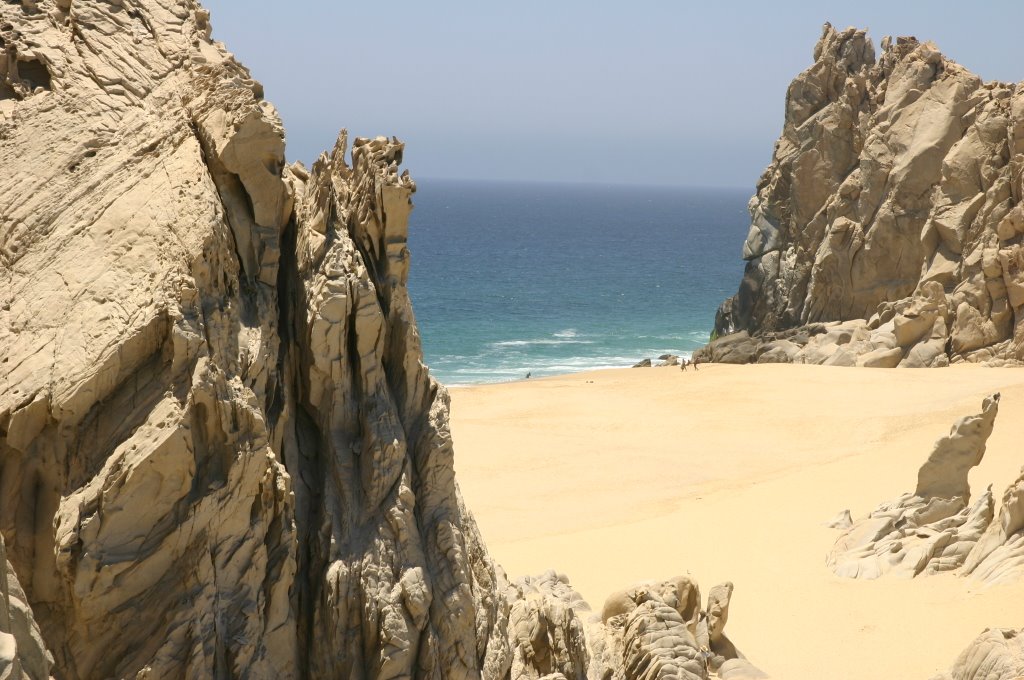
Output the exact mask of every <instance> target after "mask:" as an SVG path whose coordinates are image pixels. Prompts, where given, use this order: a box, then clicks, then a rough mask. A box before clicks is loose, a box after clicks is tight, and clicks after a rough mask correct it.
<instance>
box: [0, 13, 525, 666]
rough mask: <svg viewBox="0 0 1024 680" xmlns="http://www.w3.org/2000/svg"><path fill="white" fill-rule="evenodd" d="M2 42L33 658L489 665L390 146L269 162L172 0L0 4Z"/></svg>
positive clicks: (15, 382)
mask: <svg viewBox="0 0 1024 680" xmlns="http://www.w3.org/2000/svg"><path fill="white" fill-rule="evenodd" d="M0 38H2V42H0V55H2V58H0V167H2V168H3V171H2V172H0V536H2V538H3V540H4V542H5V544H6V552H7V558H6V560H0V564H4V565H5V566H6V565H7V564H8V563H9V565H10V567H9V568H8V572H10V571H11V570H13V572H12V573H9V574H8V575H9V578H7V581H6V582H7V584H8V586H7V589H6V590H5V591H4V602H5V607H6V608H7V609H6V610H5V611H7V612H9V613H8V616H9V617H12V619H11V620H14V618H17V617H21V618H17V620H18V621H20V622H21V623H19V625H22V624H24V623H25V622H26V621H29V622H30V621H31V618H32V616H34V619H35V621H36V622H37V623H38V630H39V632H40V634H41V639H42V640H43V641H45V649H48V650H49V652H50V653H52V658H53V667H52V672H53V674H54V675H55V676H57V677H60V678H62V679H67V680H77V679H86V678H102V677H139V678H186V677H188V678H206V677H209V678H213V677H218V678H222V677H247V678H291V677H294V678H306V677H351V678H361V677H374V678H391V677H408V676H412V675H415V676H422V677H446V678H471V677H487V678H500V677H504V676H505V675H506V674H507V672H508V670H509V669H510V667H511V660H512V655H511V650H510V647H509V642H508V638H507V615H508V605H507V602H506V601H505V599H504V595H503V588H504V585H503V582H502V581H501V579H500V577H499V574H498V573H497V572H496V570H495V567H494V566H493V564H492V563H491V561H490V559H489V558H488V556H487V553H486V550H485V549H484V547H483V545H482V543H481V541H480V538H479V535H478V532H477V530H476V527H475V525H474V523H473V521H472V519H471V517H470V516H469V513H468V512H467V511H466V509H465V508H464V506H463V505H462V503H461V500H460V498H459V494H458V491H457V488H456V485H455V479H454V472H453V468H452V446H451V438H450V434H449V431H448V397H447V393H446V392H445V390H444V389H443V388H442V387H440V386H439V385H437V384H436V383H435V382H434V381H433V380H432V379H431V378H430V377H429V375H428V374H427V371H426V368H425V367H424V366H423V363H422V354H421V351H420V346H419V340H418V335H417V331H416V327H415V319H414V317H413V314H412V309H411V305H410V303H409V298H408V294H407V292H406V288H405V285H406V279H407V273H408V265H409V254H408V251H407V249H406V246H405V243H406V224H407V218H408V215H409V210H410V209H411V202H410V196H411V194H412V193H413V191H414V189H415V185H414V184H413V182H412V181H411V180H410V179H409V177H408V176H407V175H399V173H398V169H397V168H398V164H399V163H400V162H401V160H402V159H401V156H402V145H401V143H399V142H397V141H396V140H388V139H385V138H378V139H374V140H356V142H355V143H354V145H353V146H354V148H353V152H352V163H351V166H349V165H348V164H346V162H345V159H344V154H345V148H346V136H345V135H344V134H343V135H342V137H341V139H340V140H339V142H338V145H337V146H336V148H335V149H334V151H333V152H332V153H331V154H329V155H328V154H325V155H323V156H322V157H321V158H320V160H319V161H317V163H316V164H315V166H314V168H313V169H312V171H307V170H306V169H305V168H303V167H302V166H301V165H298V164H296V165H288V164H287V163H286V161H285V155H284V151H285V139H284V131H283V128H282V126H281V122H280V120H279V118H278V115H277V113H276V112H275V110H274V108H273V106H272V105H270V104H269V103H268V102H266V101H265V100H264V99H263V92H262V88H261V87H260V85H259V84H258V83H257V82H255V81H254V80H253V79H252V77H251V76H250V74H249V73H248V71H247V70H246V69H245V68H244V67H243V66H241V65H240V64H238V63H237V62H236V61H235V60H234V58H233V57H232V56H231V55H230V54H229V53H228V52H227V51H226V49H225V48H224V46H223V45H221V44H219V43H215V42H212V41H211V39H210V22H209V14H208V13H207V12H206V11H205V10H204V9H203V8H202V7H200V6H199V5H198V4H197V3H196V2H194V1H193V0H132V1H131V2H128V1H127V0H126V1H125V2H120V1H118V2H109V1H107V0H36V1H34V2H29V1H28V0H25V2H22V3H20V4H19V3H11V2H8V3H0ZM14 577H16V578H14ZM14 583H20V586H21V588H23V592H22V591H21V590H17V589H16V588H14V587H13V586H11V585H10V584H14ZM23 605H27V606H28V607H30V608H31V616H30V614H29V610H28V608H26V607H24V606H23ZM10 612H14V613H10ZM3 625H6V624H4V623H3V620H2V617H0V630H3V632H4V634H5V635H9V632H8V631H7V629H6V628H3V627H2V626H3ZM26 625H27V624H26ZM22 628H24V625H22ZM29 629H31V630H35V629H34V628H32V627H31V626H30V625H29ZM15 639H16V642H17V648H16V651H15V652H11V649H12V647H11V642H10V638H8V637H4V638H3V640H2V643H3V644H2V645H0V656H2V657H3V658H4V659H8V658H12V659H15V662H16V663H19V664H20V668H21V671H20V672H21V673H22V674H25V675H27V676H28V677H42V675H45V674H46V673H48V672H49V671H48V670H47V667H46V666H47V664H48V660H47V657H46V653H45V649H44V648H43V647H41V646H40V645H39V644H36V643H38V641H39V639H38V637H36V636H34V635H29V638H25V637H24V635H23V634H22V632H16V633H15Z"/></svg>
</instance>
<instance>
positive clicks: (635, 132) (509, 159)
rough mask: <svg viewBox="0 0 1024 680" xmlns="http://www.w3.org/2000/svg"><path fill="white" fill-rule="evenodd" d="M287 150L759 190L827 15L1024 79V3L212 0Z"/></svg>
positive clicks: (479, 171)
mask: <svg viewBox="0 0 1024 680" xmlns="http://www.w3.org/2000/svg"><path fill="white" fill-rule="evenodd" d="M205 5H206V6H207V7H208V8H209V9H210V10H211V11H212V12H213V17H212V19H213V28H214V37H215V38H216V39H218V40H223V41H225V42H226V43H227V45H228V47H229V49H230V50H231V51H233V52H234V53H235V54H236V56H237V57H238V58H239V59H240V60H241V61H242V62H243V63H245V64H246V65H247V66H248V67H249V68H250V69H251V70H252V72H253V75H254V76H255V77H256V78H257V79H258V80H260V81H261V82H262V83H263V84H264V87H265V90H266V95H267V98H268V99H270V100H271V101H273V102H274V103H275V104H276V105H277V107H278V109H279V110H280V111H281V115H282V117H283V118H284V122H285V126H286V128H287V131H288V157H289V159H290V160H295V159H301V160H303V161H306V162H308V161H310V160H311V159H313V158H315V157H316V155H317V154H318V153H319V151H321V150H323V149H326V148H329V147H330V146H332V145H333V143H334V139H335V137H336V136H337V133H338V131H339V130H340V129H341V128H342V127H347V128H348V129H349V130H350V131H351V133H352V134H353V135H361V136H373V135H380V134H383V135H397V136H398V137H399V138H400V139H403V140H404V141H405V142H406V143H407V150H406V156H405V165H406V166H407V167H408V168H410V170H411V172H412V173H413V176H414V177H421V178H430V177H434V178H440V177H448V178H470V179H472V178H480V179H517V180H545V181H546V180H553V181H579V182H608V183H624V184H669V185H696V186H743V187H751V188H752V187H753V185H754V183H755V182H756V181H757V178H758V176H759V175H760V173H761V171H762V170H763V169H764V166H765V165H766V164H767V162H768V161H769V159H770V157H771V152H772V145H773V143H774V141H775V139H776V137H777V136H778V134H779V130H780V128H781V125H782V110H783V103H784V98H785V92H786V86H787V85H788V84H789V82H790V80H792V78H793V76H794V75H796V74H797V73H799V72H800V71H801V70H803V69H804V68H806V67H807V66H808V65H810V63H811V55H812V50H813V48H814V43H815V41H816V40H817V38H818V36H819V34H820V30H821V24H822V23H823V22H824V21H826V20H827V21H830V22H832V23H833V24H834V25H836V26H837V27H840V28H843V27H846V26H849V25H856V26H859V27H866V28H868V29H869V32H870V35H871V36H872V38H873V39H874V42H875V45H876V47H877V45H878V42H879V41H880V40H881V38H882V36H883V35H887V34H892V35H915V36H917V37H918V38H919V39H922V40H925V39H930V40H933V41H935V42H936V43H937V44H938V46H939V48H940V49H941V50H942V51H943V52H944V53H945V54H946V55H947V56H949V57H951V58H952V59H954V60H956V61H959V62H960V63H961V64H963V65H965V66H967V67H968V68H970V69H972V70H973V71H975V72H976V73H978V74H979V75H981V76H982V77H983V78H985V79H999V80H1009V81H1018V80H1024V40H1021V37H1020V35H1021V27H1022V26H1024V1H1022V0H996V1H988V2H984V3H982V2H978V3H972V4H968V3H966V2H963V0H957V1H956V2H948V1H943V0H932V1H924V0H915V1H905V0H901V1H898V2H897V1H896V0H888V1H886V2H880V1H875V0H856V1H847V2H810V1H807V2H798V1H788V2H786V1H778V2H748V3H739V2H731V3H725V2H716V3H710V2H704V3H691V2H682V1H677V2H669V1H667V0H666V1H663V2H653V1H650V2H628V3H627V2H621V1H620V2H604V1H593V2H587V1H584V0H562V1H558V2H556V1H554V0H547V1H543V0H518V1H516V2H505V3H500V4H499V3H494V2H481V1H479V0H476V1H470V0H466V1H460V2H455V1H451V2H448V1H442V0H439V1H438V2H422V1H420V2H412V1H410V0H391V1H389V2H372V1H365V2H359V3H348V2H339V1H337V0H329V1H328V0H323V1H320V2H317V1H315V0H306V1H304V2H282V1H281V0H206V1H205Z"/></svg>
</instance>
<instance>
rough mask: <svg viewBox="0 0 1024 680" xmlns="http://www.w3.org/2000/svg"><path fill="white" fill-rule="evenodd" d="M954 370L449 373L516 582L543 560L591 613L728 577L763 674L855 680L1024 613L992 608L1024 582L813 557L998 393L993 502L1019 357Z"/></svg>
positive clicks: (917, 663) (479, 493)
mask: <svg viewBox="0 0 1024 680" xmlns="http://www.w3.org/2000/svg"><path fill="white" fill-rule="evenodd" d="M947 370H948V371H955V372H956V376H955V379H951V378H952V377H953V376H951V375H950V374H949V373H947V372H936V371H871V370H840V369H838V368H834V367H825V366H801V365H787V364H767V365H765V364H761V365H743V366H735V365H726V364H705V365H702V366H701V368H700V370H699V371H698V372H697V373H692V372H690V371H687V372H685V373H682V372H680V371H678V369H677V370H676V371H675V372H671V371H657V370H655V371H642V370H636V369H611V370H602V371H590V372H584V373H577V374H570V375H567V376H557V377H545V378H537V379H531V380H529V381H525V380H523V381H518V382H515V383H503V384H498V385H477V386H472V387H468V388H461V389H459V390H457V391H454V392H453V396H452V434H453V438H454V442H455V450H456V457H455V467H456V471H457V475H458V478H459V483H460V487H461V488H462V491H463V494H464V497H465V499H466V503H467V506H468V507H470V508H472V510H473V513H474V515H475V517H476V519H477V522H478V524H479V526H480V529H481V532H482V534H483V537H484V541H485V543H486V544H487V546H488V549H489V550H490V552H491V554H492V556H493V558H494V559H495V561H496V562H497V563H498V564H500V565H502V567H503V568H504V569H505V570H506V572H507V573H508V575H509V577H510V578H512V579H515V578H518V577H520V576H524V575H527V574H536V573H540V572H541V571H544V570H546V569H549V568H554V569H556V570H557V571H558V572H561V573H565V574H567V575H568V577H569V579H570V582H571V583H572V584H573V585H574V587H575V588H576V589H577V590H578V591H579V592H580V593H581V595H583V597H584V598H585V599H586V600H587V602H588V603H589V604H590V606H591V607H592V608H593V609H594V610H597V611H600V608H601V606H602V604H603V602H604V598H605V597H607V596H608V595H609V594H611V593H612V592H614V591H615V590H619V589H622V588H625V587H628V586H630V585H632V584H633V583H635V582H637V581H641V580H645V579H664V578H668V577H670V576H673V575H675V574H679V573H686V572H687V571H689V572H691V573H692V574H693V575H694V577H696V579H697V580H698V582H699V583H700V585H701V588H702V592H705V593H706V592H707V591H708V590H709V589H710V587H711V586H713V585H714V584H716V583H719V582H722V581H726V580H729V581H732V582H733V583H734V584H735V586H736V594H735V597H734V604H733V607H732V609H731V613H730V622H729V631H730V637H731V638H732V640H733V641H734V642H735V643H736V645H737V646H738V647H739V649H740V650H741V651H743V653H744V654H746V655H747V656H748V657H749V658H750V659H751V661H752V662H753V663H754V664H755V665H758V666H759V667H761V668H762V669H763V670H765V671H766V672H768V673H769V674H771V675H772V676H773V677H785V678H813V677H820V669H821V668H834V669H842V670H841V672H830V673H829V677H843V678H864V679H865V680H867V679H868V678H873V677H877V672H876V669H877V668H886V669H887V674H888V675H889V676H890V677H907V678H922V680H923V679H924V678H927V677H930V675H931V674H933V673H936V672H938V671H939V670H942V669H945V668H947V667H948V666H949V664H950V663H951V662H952V661H953V659H954V658H955V657H956V655H957V654H958V653H959V650H960V649H962V648H963V647H964V646H965V645H966V644H968V643H969V642H970V641H971V640H972V639H974V637H975V636H977V635H978V634H979V633H980V632H981V630H982V629H983V628H986V627H996V626H1007V627H1014V628H1019V627H1021V625H1024V615H1017V616H1014V615H1012V612H1008V611H1006V608H1005V606H1004V603H1005V602H1006V601H1007V600H1013V599H1014V598H1021V597H1024V584H1014V585H1012V586H996V587H992V588H988V589H983V588H981V587H979V586H976V585H972V583H971V582H970V581H969V580H968V579H963V578H959V577H957V576H955V575H952V574H941V575H938V576H929V577H919V578H917V579H913V580H910V581H905V580H900V579H890V578H883V579H879V580H876V581H868V582H861V581H852V580H847V579H840V578H838V577H836V576H834V575H833V574H832V572H831V571H830V570H828V569H827V568H826V566H825V555H826V553H827V552H828V550H829V549H830V548H831V546H832V543H833V542H834V541H835V538H836V537H837V536H838V532H837V531H835V530H833V529H829V528H827V527H825V526H824V523H825V522H827V521H828V520H830V519H831V518H832V517H834V516H835V514H836V513H837V512H839V511H840V510H843V509H850V510H851V512H852V514H853V515H854V517H860V516H863V515H866V514H867V513H868V512H869V511H871V510H872V509H874V508H875V507H876V506H878V505H879V504H880V503H883V502H886V501H889V500H892V499H894V498H896V497H897V496H899V495H900V494H901V493H903V492H905V491H908V490H912V489H913V487H914V481H915V479H916V471H917V468H918V467H919V466H920V465H921V464H922V463H923V462H924V460H925V459H926V458H927V456H928V454H929V452H930V451H931V447H932V446H933V444H934V442H935V441H936V440H937V439H938V438H939V437H941V436H943V435H945V434H947V433H948V432H949V428H950V425H951V424H952V423H953V421H955V420H956V419H958V418H959V417H961V416H964V415H967V414H971V413H976V412H977V411H978V410H979V407H980V405H981V401H982V399H983V397H984V396H986V395H987V394H988V393H991V392H993V391H1001V392H1002V393H1003V400H1002V402H1001V413H1000V415H999V417H998V418H997V420H996V425H995V430H994V432H993V435H992V438H991V439H990V440H989V446H988V452H987V453H986V455H985V458H984V460H983V461H982V463H981V465H979V466H978V467H977V468H975V469H974V470H973V471H972V473H971V475H970V480H971V485H972V492H973V494H974V496H975V497H977V495H979V494H981V493H982V492H983V491H984V489H985V488H986V486H987V485H988V484H992V485H993V491H994V493H995V494H996V496H997V498H998V497H999V495H1001V494H1002V491H1003V489H1004V488H1005V487H1006V485H1007V484H1008V483H1009V482H1011V481H1012V480H1013V479H1014V478H1015V477H1016V475H1017V474H1018V472H1019V470H1020V468H1021V465H1022V464H1024V456H1022V455H1021V454H1020V453H1019V448H1018V445H1017V442H1016V439H1017V431H1016V428H1017V423H1019V422H1022V420H1024V373H1018V372H1013V371H1000V370H994V371H993V370H989V369H987V367H982V366H969V365H965V366H953V367H950V368H949V369H947ZM698 381H699V382H698ZM838 613H842V616H837V614H838ZM826 622H827V625H824V626H823V625H822V624H823V623H826ZM894 640H900V644H894ZM907 649H911V650H914V651H913V652H911V653H909V654H907V653H906V650H907ZM866 658H867V659H871V662H870V664H866V663H864V659H866Z"/></svg>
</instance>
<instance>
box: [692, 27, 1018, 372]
mask: <svg viewBox="0 0 1024 680" xmlns="http://www.w3.org/2000/svg"><path fill="white" fill-rule="evenodd" d="M1022 172H1024V89H1021V88H1020V87H1019V86H1017V85H1011V84H1005V83H998V82H990V83H986V82H984V81H982V80H981V78H979V77H978V76H976V75H974V74H972V73H970V72H968V71H967V70H966V69H964V68H963V67H962V66H960V65H958V64H956V63H955V62H953V61H950V60H949V59H947V58H946V57H944V56H943V55H942V54H941V53H940V52H939V51H938V49H937V48H936V47H935V45H933V44H932V43H927V42H926V43H922V42H919V41H918V40H917V39H915V38H912V37H901V38H897V39H896V40H892V39H890V38H884V39H883V40H882V43H881V53H880V55H878V56H877V57H876V53H875V49H874V47H873V46H872V43H871V42H870V41H869V39H868V37H867V35H866V34H865V32H864V31H859V30H855V29H852V28H850V29H846V30H845V31H837V30H835V29H834V28H833V27H832V26H830V25H828V24H826V25H825V27H824V29H823V31H822V35H821V38H820V40H819V41H818V43H817V45H816V46H815V48H814V64H813V65H812V66H811V67H810V68H808V69H807V70H806V71H804V72H803V73H801V74H800V75H798V76H797V77H796V79H795V80H794V81H793V83H792V84H791V85H790V87H789V90H788V91H787V93H786V107H785V122H784V125H783V130H782V136H781V137H780V138H779V140H778V142H776V144H775V151H774V153H773V156H772V162H771V164H770V165H769V166H768V168H767V170H765V172H764V174H763V175H762V177H761V179H760V180H759V182H758V184H757V192H756V194H755V195H754V197H753V198H751V200H750V205H749V208H750V215H751V227H750V232H749V235H748V236H747V239H746V242H745V243H744V244H743V259H744V260H746V261H747V264H746V269H745V272H744V276H743V280H742V282H741V284H740V288H739V292H738V293H737V294H736V295H735V296H733V297H732V298H730V299H728V300H726V301H725V302H724V303H723V304H722V306H721V307H720V308H719V310H718V314H717V317H716V320H715V330H716V334H717V335H718V336H726V335H729V334H733V333H738V332H740V333H743V334H744V335H738V336H736V337H733V338H730V339H728V340H727V342H725V343H724V344H723V343H721V342H719V343H714V342H713V343H712V345H710V346H709V347H708V348H706V349H705V350H704V352H703V353H702V358H703V359H705V360H718V361H739V362H746V361H783V362H788V361H792V362H797V363H833V364H837V365H850V366H852V365H868V366H896V365H903V366H936V365H945V364H947V363H951V362H953V363H955V362H959V361H971V362H978V361H982V362H988V363H994V364H1002V363H1016V362H1018V361H1019V360H1020V359H1022V358H1024V267H1022V263H1024V250H1022V237H1024V212H1022V211H1024V206H1022V205H1021V197H1022V192H1024V183H1022ZM843 322H845V323H843ZM750 336H753V337H755V338H756V340H755V341H749V340H748V337H750Z"/></svg>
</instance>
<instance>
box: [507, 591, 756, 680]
mask: <svg viewBox="0 0 1024 680" xmlns="http://www.w3.org/2000/svg"><path fill="white" fill-rule="evenodd" d="M507 592H508V596H509V601H510V603H511V613H510V617H509V623H510V625H509V636H510V638H511V647H512V650H513V663H512V674H511V678H512V679H513V680H520V679H523V680H544V679H545V678H546V679H548V680H555V679H564V680H573V679H580V680H582V679H583V678H591V679H601V680H670V679H671V680H706V679H707V678H724V679H726V680H757V679H759V678H767V677H768V676H767V675H765V674H764V673H763V672H761V671H760V670H758V669H757V668H756V667H754V666H753V665H752V664H751V663H750V662H749V661H747V660H746V659H745V658H744V657H743V655H742V654H741V653H740V652H739V650H737V649H736V646H735V645H734V644H733V643H732V641H731V640H729V638H728V637H727V636H726V635H725V625H726V623H727V622H728V620H729V604H730V601H731V599H732V592H733V586H732V584H731V583H723V584H721V585H717V586H715V587H714V588H712V589H711V592H710V593H709V594H708V601H707V607H706V608H704V609H701V597H700V588H699V587H698V585H697V583H696V582H695V581H694V580H693V579H692V578H691V577H689V576H677V577H675V578H671V579H668V580H666V581H661V582H655V583H642V584H638V585H635V586H633V587H631V588H627V589H626V590H621V591H619V592H617V593H613V594H611V595H609V596H608V599H607V600H606V601H605V603H604V607H603V608H602V610H601V613H600V614H594V613H592V612H591V610H590V606H589V605H587V603H586V602H584V601H583V600H582V599H581V598H580V596H579V594H578V593H576V591H574V590H573V589H572V587H571V586H570V585H569V581H568V579H567V578H566V577H565V576H562V575H559V574H556V573H555V572H553V571H550V572H547V573H546V574H543V575H541V576H539V577H536V578H526V579H521V580H519V581H518V582H516V583H515V584H513V585H512V586H510V587H509V589H508V591H507Z"/></svg>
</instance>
